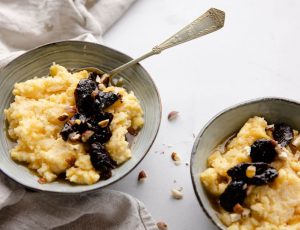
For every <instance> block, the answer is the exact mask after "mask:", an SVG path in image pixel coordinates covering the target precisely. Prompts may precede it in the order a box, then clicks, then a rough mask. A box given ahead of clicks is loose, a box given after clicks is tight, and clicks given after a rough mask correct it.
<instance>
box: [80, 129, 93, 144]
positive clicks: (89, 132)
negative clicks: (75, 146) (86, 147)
mask: <svg viewBox="0 0 300 230" xmlns="http://www.w3.org/2000/svg"><path fill="white" fill-rule="evenodd" d="M94 133H95V132H94V131H92V130H87V131H85V132H84V133H83V134H82V135H81V140H82V142H87V141H88V139H90V137H91V136H93V135H94Z"/></svg>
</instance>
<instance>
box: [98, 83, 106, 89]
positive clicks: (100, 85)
mask: <svg viewBox="0 0 300 230" xmlns="http://www.w3.org/2000/svg"><path fill="white" fill-rule="evenodd" d="M98 88H99V89H100V90H102V91H103V90H105V89H106V87H105V85H104V84H99V85H98Z"/></svg>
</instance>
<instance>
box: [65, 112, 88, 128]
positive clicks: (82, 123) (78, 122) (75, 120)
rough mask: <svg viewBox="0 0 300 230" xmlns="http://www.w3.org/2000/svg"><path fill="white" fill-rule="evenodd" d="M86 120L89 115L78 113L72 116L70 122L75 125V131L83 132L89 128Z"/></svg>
mask: <svg viewBox="0 0 300 230" xmlns="http://www.w3.org/2000/svg"><path fill="white" fill-rule="evenodd" d="M86 121H87V117H86V116H85V115H84V114H80V113H76V114H74V116H73V117H71V118H70V120H69V121H68V123H70V124H71V125H72V126H73V130H74V131H76V132H79V133H83V132H84V131H86V130H87V129H88V126H87V123H86Z"/></svg>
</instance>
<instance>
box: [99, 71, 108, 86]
mask: <svg viewBox="0 0 300 230" xmlns="http://www.w3.org/2000/svg"><path fill="white" fill-rule="evenodd" d="M108 82H109V75H108V74H107V73H105V74H103V75H102V76H101V78H100V83H102V84H104V85H105V84H107V83H108Z"/></svg>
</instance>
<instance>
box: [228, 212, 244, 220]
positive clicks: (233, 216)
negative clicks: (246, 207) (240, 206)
mask: <svg viewBox="0 0 300 230" xmlns="http://www.w3.org/2000/svg"><path fill="white" fill-rule="evenodd" d="M241 217H242V216H241V214H237V213H232V214H230V219H231V222H236V221H239V220H240V219H241Z"/></svg>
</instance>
